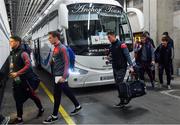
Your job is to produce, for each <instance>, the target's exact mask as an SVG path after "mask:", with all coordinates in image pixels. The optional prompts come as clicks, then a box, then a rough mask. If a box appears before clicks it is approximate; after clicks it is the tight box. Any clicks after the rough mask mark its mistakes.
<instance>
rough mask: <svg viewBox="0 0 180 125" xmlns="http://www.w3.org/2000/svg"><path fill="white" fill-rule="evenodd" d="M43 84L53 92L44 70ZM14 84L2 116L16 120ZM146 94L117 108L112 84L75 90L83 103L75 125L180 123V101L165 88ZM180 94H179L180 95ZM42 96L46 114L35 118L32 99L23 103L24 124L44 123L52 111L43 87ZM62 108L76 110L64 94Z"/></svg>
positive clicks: (41, 73)
mask: <svg viewBox="0 0 180 125" xmlns="http://www.w3.org/2000/svg"><path fill="white" fill-rule="evenodd" d="M36 72H37V73H38V74H39V76H40V78H41V80H42V82H43V83H44V84H45V86H46V87H47V88H48V89H49V90H50V92H51V93H52V92H53V91H52V90H53V86H52V79H50V75H49V74H48V73H46V72H44V71H36ZM11 86H12V85H11V82H8V84H7V86H6V89H5V93H4V99H3V102H2V113H3V114H4V115H10V116H11V118H12V119H13V118H14V117H15V116H16V110H15V103H14V99H13V97H12V89H11V88H12V87H11ZM173 88H174V89H176V90H177V91H178V92H179V91H180V84H179V83H174V84H173ZM148 90H149V91H148V93H147V95H145V96H143V97H140V98H136V99H133V100H132V101H131V103H130V104H129V105H128V106H127V107H125V108H123V109H120V108H114V107H113V105H114V104H115V103H118V102H119V100H118V98H117V91H116V89H115V87H114V86H113V85H110V86H99V87H90V88H81V89H73V92H74V93H75V95H76V97H77V99H78V100H79V102H80V103H81V104H82V107H83V109H82V111H81V112H80V113H79V114H78V115H76V116H72V117H71V118H72V120H73V121H74V123H75V124H180V110H179V107H180V98H178V97H179V96H178V95H177V98H176V97H174V96H169V95H167V94H164V93H163V92H166V91H167V90H166V89H163V92H162V90H161V91H160V90H158V89H156V90H150V89H148ZM178 92H177V93H178ZM38 95H39V96H40V98H41V100H42V103H43V106H44V108H45V113H44V115H43V116H42V117H41V118H39V119H36V118H35V116H36V114H37V108H36V106H35V105H34V103H33V102H32V101H31V100H28V101H27V102H26V103H25V104H24V115H23V117H24V123H25V124H41V123H42V121H43V120H44V119H45V118H47V117H48V116H49V115H50V114H51V113H52V109H53V103H52V102H51V101H50V99H49V97H48V96H47V94H46V93H45V92H44V90H43V89H42V88H39V92H38ZM62 106H63V107H64V109H65V110H66V112H67V113H69V112H71V111H72V110H73V109H74V106H73V104H72V103H71V102H70V101H69V99H68V98H67V97H66V96H64V95H63V97H62ZM59 118H60V119H59V121H58V122H56V123H57V124H67V122H66V121H65V119H64V118H63V117H62V115H61V114H59Z"/></svg>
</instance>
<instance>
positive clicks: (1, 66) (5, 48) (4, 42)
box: [0, 0, 10, 96]
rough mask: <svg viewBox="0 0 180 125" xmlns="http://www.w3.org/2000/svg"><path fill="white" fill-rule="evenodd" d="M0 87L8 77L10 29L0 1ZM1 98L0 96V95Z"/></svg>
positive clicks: (3, 6)
mask: <svg viewBox="0 0 180 125" xmlns="http://www.w3.org/2000/svg"><path fill="white" fill-rule="evenodd" d="M0 3H1V4H0V86H2V85H3V84H4V83H5V81H4V80H5V79H6V78H7V76H8V67H9V65H8V56H9V54H10V47H9V37H10V27H9V23H8V18H7V12H6V8H5V3H4V0H0ZM0 96H1V95H0Z"/></svg>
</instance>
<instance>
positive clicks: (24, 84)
mask: <svg viewBox="0 0 180 125" xmlns="http://www.w3.org/2000/svg"><path fill="white" fill-rule="evenodd" d="M9 42H10V46H11V48H12V51H11V54H10V77H11V78H13V96H14V99H15V102H16V110H17V118H15V119H14V120H13V121H12V123H13V124H19V123H22V122H23V118H22V115H23V103H24V102H25V101H26V100H27V99H28V98H31V99H32V100H33V101H34V102H35V104H36V106H37V107H38V109H39V112H38V115H37V117H40V116H42V113H43V112H44V109H43V107H42V104H41V101H40V99H39V98H38V97H37V95H36V94H35V92H34V91H33V89H32V88H31V86H30V85H29V83H28V81H30V80H32V79H34V77H35V75H34V72H33V70H32V67H31V62H30V58H29V56H28V54H27V53H26V52H25V51H23V49H21V47H20V46H21V38H20V37H18V36H11V37H10V41H9Z"/></svg>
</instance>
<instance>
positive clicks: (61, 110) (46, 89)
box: [40, 82, 76, 125]
mask: <svg viewBox="0 0 180 125" xmlns="http://www.w3.org/2000/svg"><path fill="white" fill-rule="evenodd" d="M40 86H41V88H43V90H44V91H45V93H46V94H47V95H48V97H49V98H50V100H51V101H52V102H53V103H54V98H53V94H51V92H50V91H49V90H48V88H47V87H46V86H45V85H44V84H43V83H42V82H41V83H40ZM59 112H60V113H61V115H62V116H63V118H64V120H65V121H66V123H67V124H68V125H76V124H75V123H74V121H73V120H72V118H71V117H70V116H69V115H68V113H67V112H66V111H65V110H64V108H63V107H62V106H61V105H60V107H59Z"/></svg>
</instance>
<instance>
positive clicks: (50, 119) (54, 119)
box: [43, 115, 58, 124]
mask: <svg viewBox="0 0 180 125" xmlns="http://www.w3.org/2000/svg"><path fill="white" fill-rule="evenodd" d="M57 120H58V117H57V116H53V115H51V116H49V117H48V118H47V119H46V120H44V121H43V123H44V124H48V123H54V122H56V121H57Z"/></svg>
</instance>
